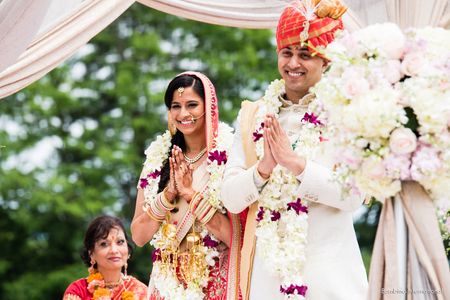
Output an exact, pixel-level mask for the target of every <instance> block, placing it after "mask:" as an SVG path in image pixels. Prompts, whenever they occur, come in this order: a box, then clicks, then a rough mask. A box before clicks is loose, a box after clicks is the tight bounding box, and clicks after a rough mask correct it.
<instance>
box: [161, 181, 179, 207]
mask: <svg viewBox="0 0 450 300" xmlns="http://www.w3.org/2000/svg"><path fill="white" fill-rule="evenodd" d="M166 193H168V194H172V195H173V198H172V200H174V199H175V196H176V194H174V193H172V192H169V187H168V186H166V187H165V188H164V190H163V193H162V194H163V195H164V200H166V201H167V203H169V206H172V205H173V203H172V202H171V201H169V200H168V198H167V195H166ZM169 198H170V197H169ZM174 207H175V206H174Z"/></svg>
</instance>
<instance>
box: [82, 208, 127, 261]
mask: <svg viewBox="0 0 450 300" xmlns="http://www.w3.org/2000/svg"><path fill="white" fill-rule="evenodd" d="M113 228H120V229H122V231H123V233H124V235H125V239H126V241H127V246H128V254H129V255H130V256H131V255H132V254H133V248H132V247H131V243H130V240H129V239H128V235H127V232H126V230H125V227H124V226H123V224H122V221H120V219H118V218H116V217H111V216H100V217H97V218H95V219H94V220H93V221H92V222H91V223H90V224H89V226H88V228H87V230H86V233H85V234H84V247H83V250H82V252H81V259H82V260H83V262H84V263H85V265H86V266H88V267H89V266H91V256H90V254H91V253H92V251H94V248H95V243H96V242H97V241H98V240H100V239H106V238H107V237H108V235H109V232H110V231H111V229H113ZM94 267H95V268H97V263H96V264H95V266H94Z"/></svg>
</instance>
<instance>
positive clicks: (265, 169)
mask: <svg viewBox="0 0 450 300" xmlns="http://www.w3.org/2000/svg"><path fill="white" fill-rule="evenodd" d="M268 120H269V119H268V117H266V119H265V121H264V129H263V139H264V156H263V157H262V159H261V160H260V161H259V164H258V167H257V171H258V173H259V175H261V177H262V178H264V179H268V178H269V177H270V174H272V171H273V169H274V168H275V166H276V165H277V162H276V161H275V158H274V157H273V155H272V151H271V150H270V146H269V142H268V140H267V130H266V128H267V122H268Z"/></svg>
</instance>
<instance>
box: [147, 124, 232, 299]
mask: <svg viewBox="0 0 450 300" xmlns="http://www.w3.org/2000/svg"><path fill="white" fill-rule="evenodd" d="M232 132H233V129H232V128H231V127H230V126H228V125H227V124H225V123H220V124H219V131H218V135H217V137H216V138H215V139H214V145H215V147H214V148H213V149H211V150H210V151H209V152H208V159H207V164H208V165H207V167H206V169H207V171H208V173H209V181H208V186H207V188H206V190H205V192H204V197H205V198H206V199H208V202H209V203H210V204H211V206H213V207H214V208H216V209H217V210H218V211H220V212H225V208H224V207H223V204H222V202H221V200H220V187H221V182H222V178H223V174H224V172H225V165H226V162H227V152H228V151H229V149H230V148H231V145H232V143H233V133H232ZM171 145H172V144H171V135H170V132H169V131H166V132H165V133H164V134H162V135H160V136H158V137H157V139H156V141H154V142H153V143H152V144H151V145H150V146H149V147H148V148H147V150H146V151H145V154H146V157H147V158H146V160H145V162H144V168H143V172H142V174H147V175H146V176H145V177H143V178H140V183H139V185H140V187H141V188H142V189H144V198H145V201H146V202H148V203H150V202H151V201H154V199H155V197H156V195H157V193H158V183H159V180H160V175H161V168H162V166H163V163H164V162H165V161H166V160H167V158H168V157H169V152H170V147H171ZM164 225H165V223H164V222H163V224H162V225H161V226H160V229H159V231H158V232H157V233H156V234H155V235H154V237H153V239H152V240H151V241H150V244H151V245H152V246H154V247H155V248H156V252H155V253H158V251H160V250H158V249H160V248H161V247H164V243H165V241H164V238H163V234H162V231H161V229H162V228H163V226H164ZM207 233H208V232H207V231H206V230H203V231H202V232H201V235H202V238H203V244H204V246H203V247H201V249H202V252H203V253H204V254H205V257H206V262H207V264H208V265H209V266H213V265H214V264H215V261H216V260H215V259H216V258H217V257H218V255H219V253H218V252H217V250H216V246H217V245H218V241H217V240H216V239H215V238H214V237H212V236H211V235H208V234H207ZM216 243H217V244H216ZM154 256H155V261H154V264H153V271H152V279H153V280H154V284H155V287H156V288H157V289H158V291H159V293H160V295H161V296H162V297H164V298H165V299H172V300H176V299H192V300H196V299H199V300H200V299H203V298H204V296H205V295H204V293H203V288H205V287H206V286H207V284H208V280H209V277H208V276H206V277H205V278H203V279H202V280H199V281H196V282H192V283H190V284H188V285H184V284H183V283H181V282H179V280H178V278H177V276H176V274H172V273H170V274H164V273H163V272H161V270H160V266H159V264H158V261H159V260H158V259H157V255H154Z"/></svg>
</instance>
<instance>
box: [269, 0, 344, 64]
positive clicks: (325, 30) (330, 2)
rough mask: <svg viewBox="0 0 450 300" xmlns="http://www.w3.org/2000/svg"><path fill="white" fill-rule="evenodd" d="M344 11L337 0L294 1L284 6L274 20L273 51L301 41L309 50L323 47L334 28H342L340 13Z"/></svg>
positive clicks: (313, 51)
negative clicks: (275, 45) (275, 44)
mask: <svg viewBox="0 0 450 300" xmlns="http://www.w3.org/2000/svg"><path fill="white" fill-rule="evenodd" d="M346 11H347V7H345V6H344V5H343V4H342V3H341V2H340V1H339V0H306V1H305V0H304V1H294V2H292V3H291V4H290V5H289V6H288V7H286V8H285V9H284V10H283V12H282V14H281V16H280V20H279V21H278V26H277V33H276V36H277V51H280V50H281V49H283V48H285V47H287V46H290V45H295V44H300V43H302V42H305V43H307V45H308V48H309V50H310V51H311V53H316V54H317V55H319V56H320V53H318V52H317V50H319V49H320V48H325V47H326V46H327V45H328V44H329V43H331V42H332V41H333V40H334V34H335V32H336V31H337V30H340V29H343V28H344V26H343V24H342V20H341V16H342V15H343V14H344V13H345V12H346Z"/></svg>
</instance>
